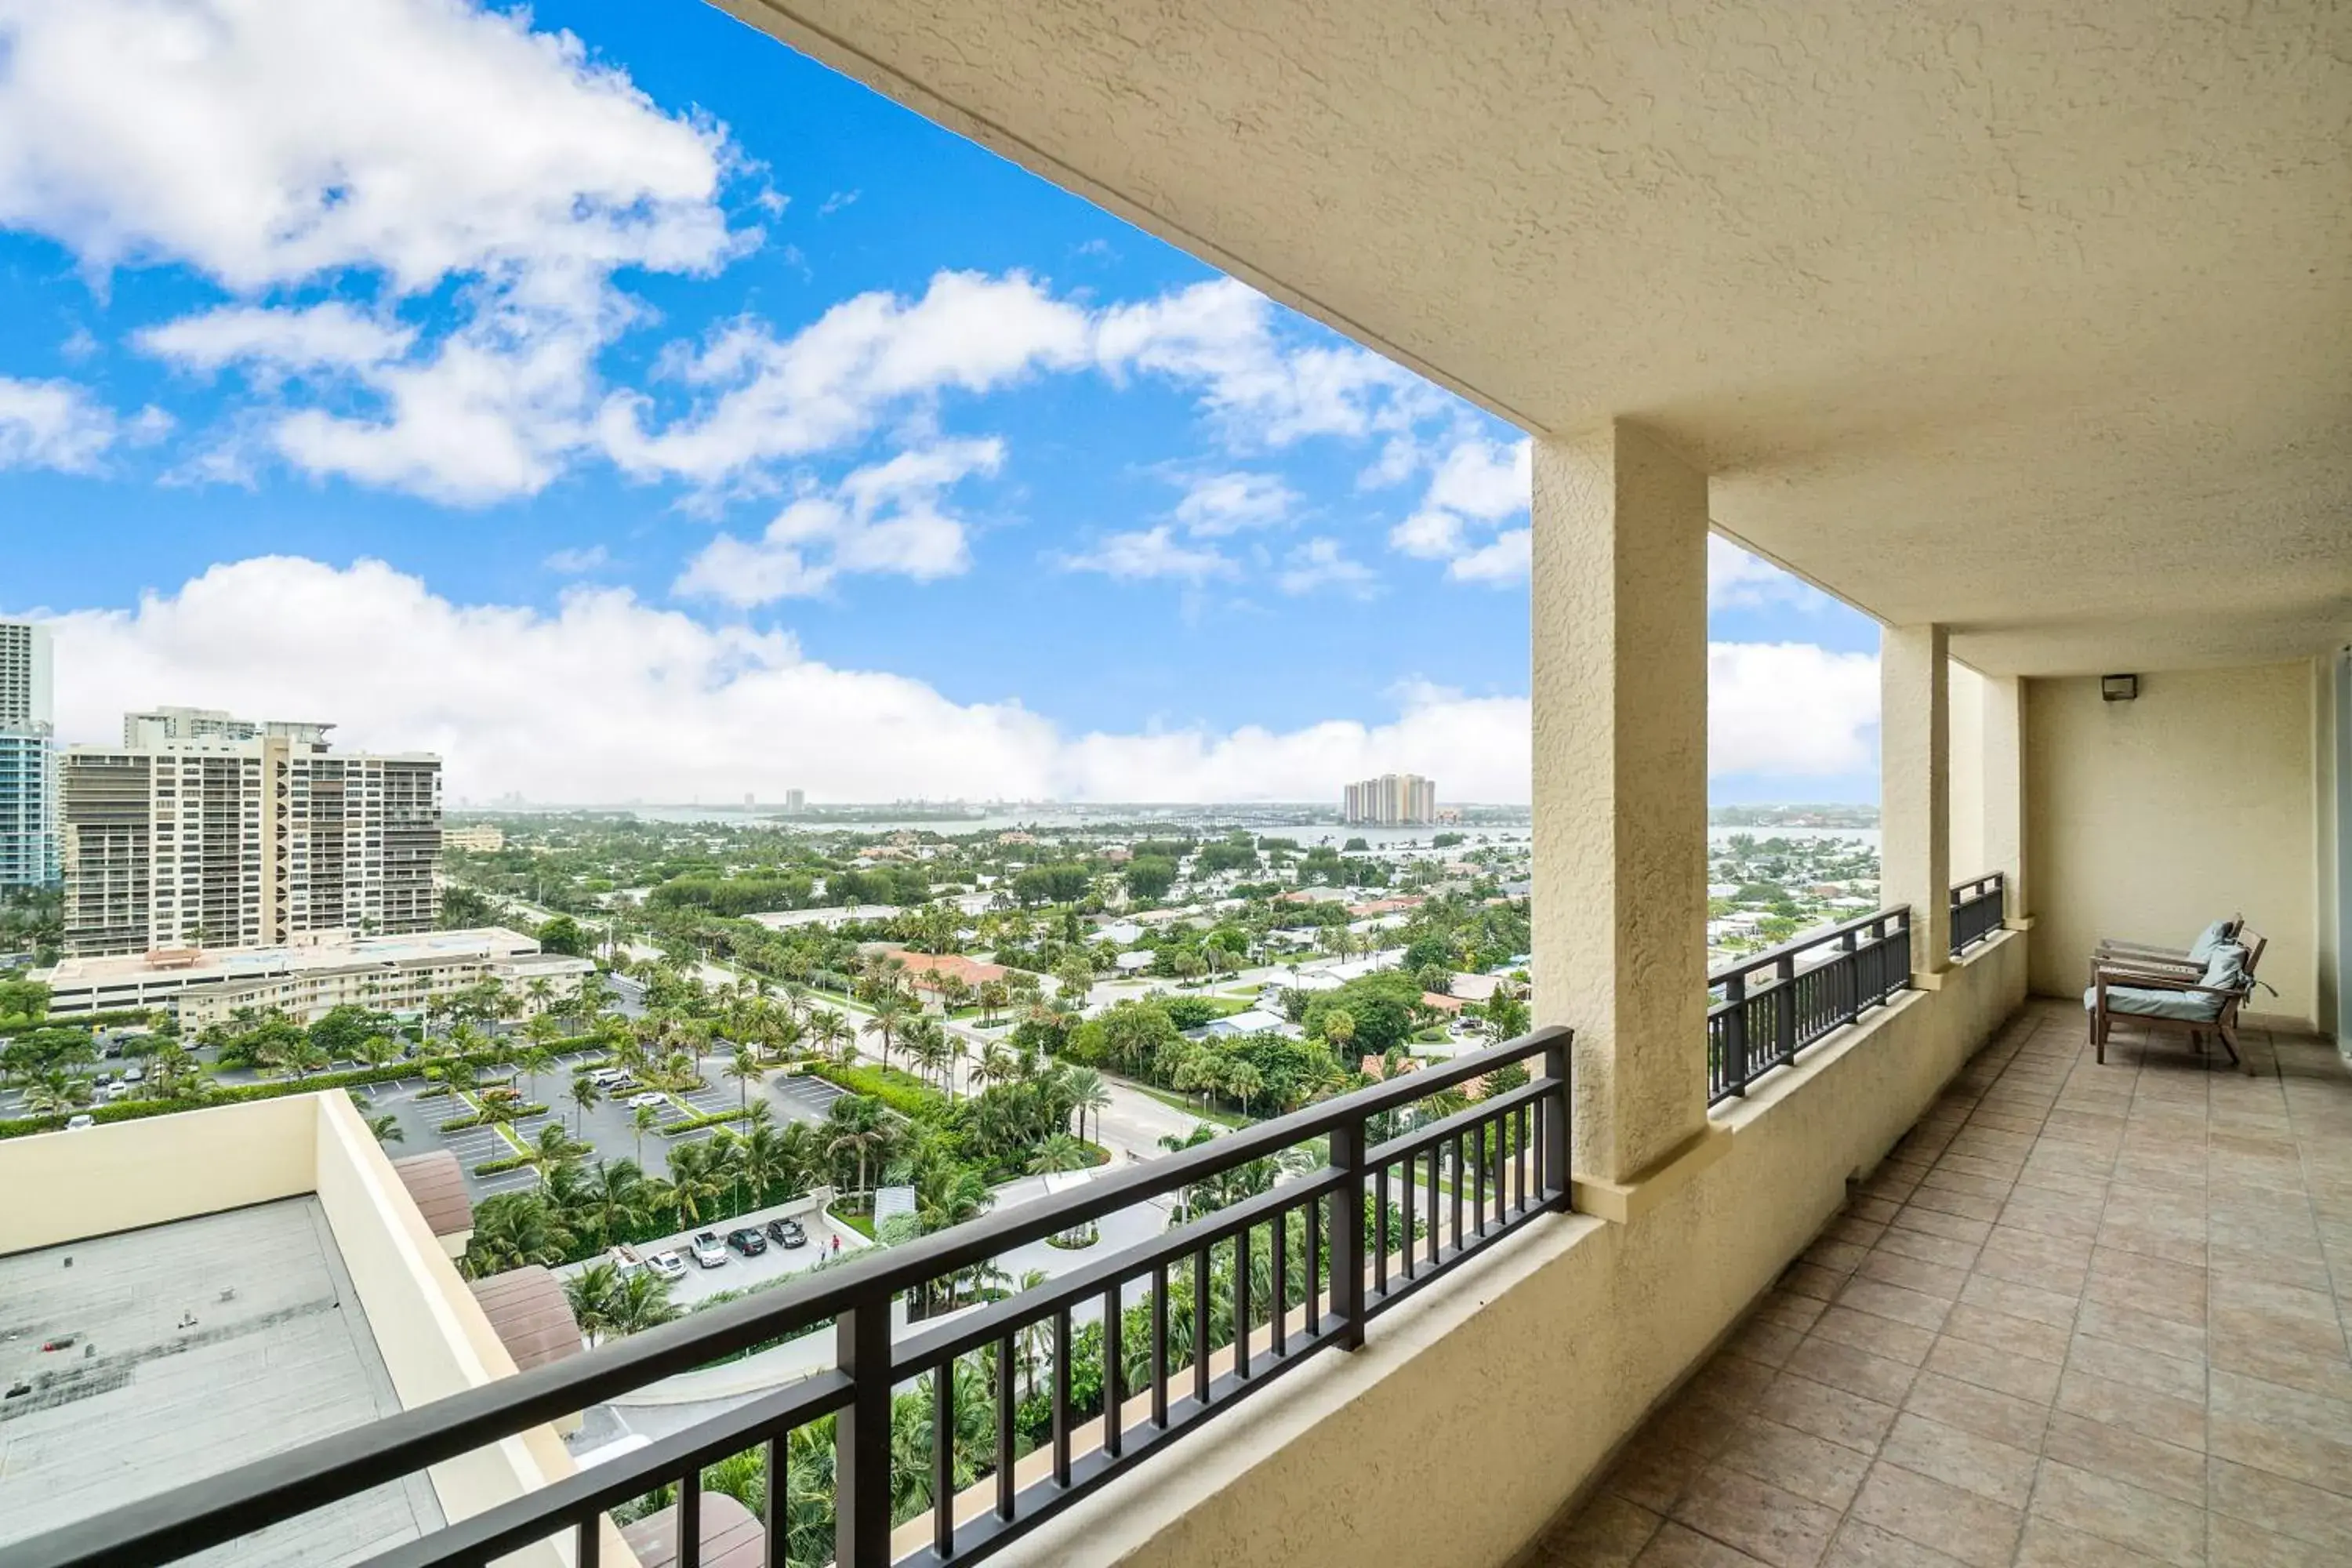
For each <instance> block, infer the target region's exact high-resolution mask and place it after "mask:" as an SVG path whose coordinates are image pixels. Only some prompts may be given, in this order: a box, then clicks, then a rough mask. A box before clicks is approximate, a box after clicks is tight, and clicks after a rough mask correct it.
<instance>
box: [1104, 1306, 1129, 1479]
mask: <svg viewBox="0 0 2352 1568" xmlns="http://www.w3.org/2000/svg"><path fill="white" fill-rule="evenodd" d="M1122 1300H1123V1294H1122V1292H1121V1291H1120V1289H1119V1282H1118V1280H1116V1279H1114V1280H1113V1281H1111V1285H1110V1289H1107V1290H1105V1291H1104V1292H1103V1299H1102V1312H1103V1336H1102V1342H1103V1360H1102V1385H1103V1452H1104V1453H1106V1454H1108V1455H1109V1456H1111V1458H1118V1447H1119V1438H1120V1436H1121V1435H1122V1434H1121V1432H1120V1429H1119V1424H1118V1407H1119V1405H1120V1404H1121V1403H1123V1402H1124V1401H1125V1400H1126V1398H1127V1373H1126V1366H1127V1347H1126V1346H1125V1345H1123V1344H1121V1343H1120V1341H1121V1340H1122V1339H1123V1338H1124V1337H1125V1336H1126V1333H1127V1324H1126V1322H1125V1321H1124V1320H1123V1318H1122V1317H1121V1312H1122V1310H1123V1309H1122V1306H1121V1302H1122Z"/></svg>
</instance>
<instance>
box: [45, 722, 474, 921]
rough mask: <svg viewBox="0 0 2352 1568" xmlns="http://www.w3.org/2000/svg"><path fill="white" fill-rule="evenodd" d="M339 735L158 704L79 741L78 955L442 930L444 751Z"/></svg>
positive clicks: (68, 811) (73, 854)
mask: <svg viewBox="0 0 2352 1568" xmlns="http://www.w3.org/2000/svg"><path fill="white" fill-rule="evenodd" d="M331 728H333V726H331V725H328V724H317V723H308V722H303V723H254V722H250V721H245V720H238V719H232V718H231V717H230V716H229V715H227V714H226V713H221V712H217V711H214V710H204V709H184V708H182V709H157V710H153V711H151V712H146V713H134V714H128V715H125V717H124V720H123V734H124V736H125V738H126V739H125V743H124V744H122V745H120V746H74V747H70V748H68V751H67V752H66V755H65V766H64V768H63V770H62V773H63V778H64V784H63V788H62V790H61V791H60V792H59V793H60V798H61V801H62V816H63V821H64V834H63V838H64V856H63V859H64V872H65V883H66V898H65V928H66V930H65V946H66V952H67V953H68V956H73V957H90V956H100V955H104V954H109V953H128V952H148V951H151V950H154V949H159V948H175V947H210V948H217V947H271V946H278V945H281V944H283V943H286V942H293V941H296V940H298V939H300V938H302V937H306V936H310V935H313V934H315V933H320V932H324V931H352V932H356V933H359V934H362V935H368V934H390V933H394V932H402V931H429V930H431V929H432V928H433V926H434V924H435V923H436V921H437V920H438V919H439V918H440V912H441V894H440V885H439V884H440V878H439V872H440V863H441V759H440V758H438V757H436V756H431V755H428V754H425V753H423V752H413V753H402V754H394V755H377V754H371V753H366V752H340V753H339V752H332V751H331V750H330V748H329V744H328V742H327V739H326V735H327V731H329V730H330V729H331Z"/></svg>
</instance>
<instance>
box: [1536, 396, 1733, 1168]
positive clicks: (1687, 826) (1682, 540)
mask: <svg viewBox="0 0 2352 1568" xmlns="http://www.w3.org/2000/svg"><path fill="white" fill-rule="evenodd" d="M1534 526H1535V541H1534V555H1535V565H1534V606H1533V607H1534V617H1533V619H1534V656H1535V680H1534V692H1535V775H1534V789H1535V899H1534V903H1535V962H1536V967H1535V982H1536V990H1535V1008H1534V1011H1535V1016H1536V1019H1537V1021H1538V1023H1559V1024H1566V1025H1568V1026H1570V1027H1572V1028H1573V1029H1574V1030H1575V1031H1576V1048H1575V1057H1574V1064H1575V1065H1574V1069H1573V1070H1574V1074H1575V1100H1576V1108H1575V1117H1574V1123H1573V1133H1572V1135H1573V1137H1574V1140H1575V1146H1574V1149H1573V1151H1572V1152H1571V1156H1570V1159H1571V1163H1572V1164H1573V1165H1574V1167H1575V1171H1576V1173H1577V1175H1578V1176H1579V1177H1580V1178H1587V1179H1595V1180H1598V1181H1600V1182H1605V1183H1616V1184H1626V1183H1632V1182H1633V1181H1634V1180H1636V1179H1637V1178H1639V1177H1642V1176H1643V1175H1644V1174H1646V1173H1650V1172H1651V1171H1652V1170H1653V1169H1654V1168H1655V1167H1658V1166H1660V1165H1661V1164H1662V1163H1664V1162H1665V1161H1666V1160H1667V1158H1668V1157H1669V1156H1670V1155H1672V1154H1674V1153H1675V1152H1676V1151H1677V1150H1678V1149H1680V1148H1681V1147H1682V1146H1683V1145H1685V1144H1686V1143H1689V1142H1692V1140H1693V1139H1694V1138H1696V1136H1697V1135H1698V1134H1700V1133H1701V1132H1703V1131H1705V1130H1706V536H1707V528H1706V475H1704V474H1701V473H1699V472H1697V471H1696V470H1694V469H1692V468H1688V467H1686V466H1685V465H1684V464H1683V462H1682V461H1681V460H1680V459H1679V458H1675V456H1674V455H1673V454H1672V453H1670V452H1668V451H1667V450H1666V449H1665V448H1664V447H1661V446H1660V445H1658V443H1657V442H1656V440H1655V439H1654V437H1649V436H1647V435H1645V434H1643V432H1641V431H1639V430H1635V429H1632V428H1629V427H1627V426H1624V425H1622V424H1619V425H1615V426H1610V427H1605V428H1602V429H1599V430H1595V431H1591V432H1589V433H1587V434H1584V435H1580V436H1576V437H1557V438H1538V440H1537V442H1536V444H1535V496H1534Z"/></svg>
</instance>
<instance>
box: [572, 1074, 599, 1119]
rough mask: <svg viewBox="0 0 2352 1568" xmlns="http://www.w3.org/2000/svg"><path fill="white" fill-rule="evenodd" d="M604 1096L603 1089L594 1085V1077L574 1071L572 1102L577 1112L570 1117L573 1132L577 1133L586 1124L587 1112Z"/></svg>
mask: <svg viewBox="0 0 2352 1568" xmlns="http://www.w3.org/2000/svg"><path fill="white" fill-rule="evenodd" d="M603 1099H604V1090H603V1089H599V1088H597V1087H596V1080H595V1079H593V1078H590V1077H589V1076H588V1075H587V1074H586V1073H584V1072H583V1073H575V1074H573V1075H572V1104H573V1105H575V1106H578V1107H579V1110H578V1112H577V1114H576V1115H575V1116H574V1117H573V1118H572V1131H573V1132H575V1133H577V1132H578V1131H580V1130H581V1129H582V1128H583V1126H585V1125H586V1123H587V1119H588V1112H589V1111H590V1110H592V1109H593V1107H594V1106H595V1105H596V1104H597V1103H598V1102H599V1101H601V1100H603Z"/></svg>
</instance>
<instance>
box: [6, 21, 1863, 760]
mask: <svg viewBox="0 0 2352 1568" xmlns="http://www.w3.org/2000/svg"><path fill="white" fill-rule="evenodd" d="M167 9H168V10H173V11H175V12H176V13H178V15H177V16H175V18H174V20H175V21H176V22H178V23H182V24H184V27H185V31H184V33H180V34H178V35H177V36H176V37H173V39H170V40H168V41H166V40H159V39H158V37H157V34H158V33H159V32H161V31H162V29H158V28H155V27H153V26H142V23H141V21H140V19H139V16H140V13H139V11H138V10H134V8H133V7H131V6H130V5H127V4H119V3H117V0H91V3H90V4H89V5H79V6H75V7H53V6H42V5H17V4H12V3H11V0H0V41H4V42H0V301H5V309H0V547H5V557H0V559H5V571H0V611H18V612H22V611H27V610H31V611H37V612H41V613H45V614H47V615H50V616H55V617H57V624H58V629H59V635H60V670H59V680H60V688H61V689H60V700H61V707H62V709H63V710H64V720H65V727H66V728H67V729H68V732H69V734H71V733H73V732H74V731H77V730H78V731H80V732H81V733H80V734H79V736H78V737H77V738H91V737H92V736H93V735H103V734H104V733H105V732H106V731H107V730H108V729H110V727H111V719H110V715H111V713H112V712H113V711H115V710H119V709H120V708H121V707H122V706H125V705H143V704H146V703H152V702H159V701H183V702H190V703H197V704H203V705H210V706H222V707H235V708H244V709H257V710H258V709H266V710H269V711H271V712H276V713H289V714H290V713H293V712H295V711H297V710H299V711H300V713H301V714H302V716H309V717H322V718H329V719H335V720H339V721H341V722H342V724H343V725H344V732H345V734H346V735H347V736H348V737H350V738H352V739H353V740H356V741H360V742H366V743H371V744H380V745H386V746H402V747H432V748H436V749H440V750H443V751H445V752H447V753H448V754H449V756H450V776H451V781H452V787H453V790H454V791H455V792H456V793H457V794H459V795H472V796H475V797H477V798H481V797H487V796H488V795H494V794H498V793H501V792H502V791H504V790H506V789H516V790H520V791H521V792H523V793H525V794H528V795H532V796H533V797H535V798H555V799H572V800H589V799H626V798H684V797H686V796H688V795H700V796H703V797H706V798H725V797H732V796H734V795H739V794H740V793H743V792H745V791H750V792H753V793H759V794H763V795H771V796H772V795H778V794H781V792H782V789H783V788H786V787H803V788H806V789H808V790H809V791H810V792H811V794H812V795H815V796H818V797H820V798H842V799H846V798H893V797H897V796H900V795H933V796H941V795H965V796H971V797H975V798H980V797H989V796H997V795H1013V796H1024V795H1058V796H1093V797H1097V798H1127V799H1133V798H1165V799H1175V798H1234V797H1239V796H1244V795H1255V796H1272V797H1276V798H1298V797H1300V796H1302V795H1305V796H1320V795H1327V794H1329V793H1331V792H1332V791H1333V790H1335V789H1336V786H1337V784H1338V782H1339V781H1340V780H1341V779H1343V778H1345V777H1348V776H1350V775H1351V774H1352V773H1355V772H1357V771H1360V770H1363V771H1381V770H1384V769H1386V768H1388V767H1391V766H1393V767H1414V768H1418V769H1420V770H1421V771H1424V772H1431V773H1435V774H1436V775H1437V776H1438V778H1439V783H1440V786H1441V791H1442V792H1443V793H1444V795H1447V796H1448V797H1449V798H1467V799H1523V798H1524V797H1525V793H1526V786H1525V782H1524V781H1525V773H1526V754H1527V738H1526V702H1525V699H1526V692H1527V659H1528V603H1527V589H1526V583H1525V573H1524V567H1523V562H1524V545H1525V529H1526V527H1527V516H1526V508H1525V479H1524V458H1523V455H1522V454H1521V453H1519V452H1518V451H1517V442H1518V436H1517V432H1516V431H1513V430H1511V429H1510V428H1509V427H1507V426H1504V425H1502V424H1500V423H1499V422H1497V421H1495V420H1493V419H1491V418H1489V417H1487V416H1485V415H1483V414H1480V413H1478V412H1477V411H1475V410H1474V409H1472V408H1470V407H1468V406H1467V405H1464V404H1462V403H1461V402H1460V401H1459V400H1457V399H1454V398H1453V397H1451V396H1450V395H1445V394H1444V393H1441V392H1438V391H1436V390H1435V389H1433V388H1430V387H1428V386H1426V385H1425V384H1420V383H1419V382H1417V381H1416V380H1415V379H1414V378H1412V376H1411V375H1410V374H1407V373H1404V372H1402V371H1399V370H1397V369H1396V368H1394V367H1392V366H1390V365H1388V364H1387V363H1385V362H1382V361H1379V360H1377V359H1375V358H1373V357H1372V356H1370V355H1369V354H1366V353H1363V352H1362V351H1360V350H1357V349H1355V348H1354V347H1353V346H1352V345H1350V344H1349V343H1347V342H1345V341H1344V340H1341V339H1339V338H1338V337H1336V336H1335V335H1333V334H1331V333H1329V332H1328V331H1324V330H1322V329H1320V328H1319V327H1317V326H1315V325H1313V324H1312V323H1309V322H1307V321H1303V320H1302V319H1300V318H1297V317H1296V316H1293V315H1291V314H1289V313H1288V312H1286V311H1284V310H1280V309H1279V308H1277V307H1275V306H1273V305H1271V304H1270V303H1268V302H1266V301H1265V300H1261V299H1259V298H1258V297H1257V296H1255V294H1253V293H1250V292H1249V291H1248V290H1246V289H1242V288H1241V287H1240V286H1239V285H1236V284H1233V283H1230V282H1228V281H1225V280H1223V279H1220V278H1219V276H1218V275H1217V274H1216V273H1215V272H1214V271H1213V269H1211V268H1206V267H1204V266H1202V264H1201V263H1199V262H1197V261H1194V260H1193V259H1192V258H1189V257H1187V256H1185V255H1184V254H1182V253H1181V252H1179V251H1176V250H1174V249H1172V248H1171V247H1167V246H1165V245H1162V244H1160V242H1158V241H1157V240H1154V239H1152V238H1150V237H1148V236H1145V235H1143V234H1141V233H1139V231H1137V230H1134V229H1132V228H1129V227H1128V226H1125V225H1123V224H1121V223H1119V222H1118V221H1117V220H1116V219H1113V218H1111V217H1109V216H1106V215H1104V214H1103V213H1101V212H1099V211H1097V210H1096V209H1094V208H1093V207H1091V206H1089V205H1087V204H1086V203H1084V202H1083V201H1080V200H1078V199H1076V198H1075V197H1073V196H1070V195H1066V194H1064V193H1062V192H1060V191H1058V190H1056V189H1055V188H1054V187H1052V186H1050V185H1048V184H1045V183H1044V182H1042V181H1039V180H1036V179H1034V178H1033V177H1031V176H1030V175H1028V174H1024V173H1023V172H1022V171H1020V170H1019V169H1017V168H1014V167H1013V166H1012V165H1010V164H1007V163H1003V162H1001V161H999V160H997V159H996V158H994V157H993V156H992V155H990V154H988V153H984V152H982V151H981V150H980V149H978V148H977V147H974V146H972V145H971V144H969V143H966V142H961V141H960V140H958V139H957V138H955V137H953V136H951V135H950V134H949V133H947V132H943V131H940V130H939V129H938V128H936V127H933V126H931V125H929V123H928V122H926V121H922V120H920V119H919V118H918V117H916V116H914V115H911V114H909V113H907V112H905V111H903V110H899V109H898V108H897V107H896V106H895V105H892V104H890V103H888V102H887V100H881V99H879V98H877V97H876V96H874V95H873V94H871V93H869V92H867V91H866V90H865V89H862V88H860V87H857V86H856V85H854V84H852V83H850V82H847V81H845V80H844V79H841V78H838V77H835V76H834V75H832V74H830V73H829V72H827V71H825V70H824V69H823V68H819V67H817V66H815V65H814V64H813V63H811V62H809V61H806V60H804V59H803V58H800V57H798V56H796V55H793V53H791V52H790V51H789V50H787V49H785V48H783V47H781V46H779V45H776V44H774V43H772V42H771V41H770V40H768V39H766V38H764V37H760V36H758V35H755V34H752V33H751V32H748V31H746V30H745V29H743V28H742V27H740V26H739V25H738V24H736V23H734V22H732V21H731V20H730V19H729V18H727V17H726V16H723V15H722V14H721V13H719V11H717V10H716V9H713V8H711V7H709V6H707V5H701V4H699V3H696V0H646V3H644V4H633V5H617V4H542V5H538V6H535V7H534V8H533V9H532V11H531V12H530V15H529V17H528V20H527V21H526V20H525V19H523V18H522V17H520V16H517V15H509V14H499V13H496V12H493V13H489V14H487V15H486V14H483V13H481V12H478V11H477V10H474V9H471V8H469V7H467V6H466V5H459V4H457V3H456V0H351V3H350V4H349V5H338V6H336V7H333V8H331V9H332V11H333V13H334V14H333V16H332V17H328V16H324V15H323V14H321V13H320V12H318V11H316V10H315V9H313V8H309V7H305V6H304V5H301V4H300V3H299V0H283V3H282V4H281V5H276V6H270V5H263V6H260V7H257V8H256V7H229V8H220V9H215V6H214V5H210V4H207V3H205V0H180V3H179V4H177V5H173V6H170V7H167ZM273 11H274V12H275V13H276V15H274V16H260V17H259V19H258V20H256V19H255V17H256V16H257V13H270V12H273ZM240 18H242V19H240ZM566 35H569V37H566ZM174 46H177V47H174ZM420 81H430V82H433V83H434V84H435V100H434V102H433V103H432V104H431V105H429V106H420V105H419V104H418V103H417V101H416V99H415V93H416V84H417V83H418V82H420ZM257 84H259V85H260V86H261V87H264V88H266V89H267V90H257ZM420 109H422V110H423V111H422V112H420ZM1717 568H1718V570H1717V585H1716V594H1715V595H1714V599H1715V603H1714V608H1713V613H1712V635H1713V638H1714V640H1715V642H1716V643H1717V648H1716V661H1715V667H1716V676H1717V692H1716V715H1717V739H1716V742H1715V748H1714V749H1715V752H1716V770H1717V776H1716V779H1715V784H1714V787H1715V793H1716V795H1717V798H1718V799H1724V800H1753V799H1774V800H1786V799H1808V800H1813V799H1866V798H1871V797H1873V796H1874V794H1875V781H1874V757H1873V755H1872V752H1873V751H1874V717H1875V715H1874V708H1875V686H1874V680H1875V677H1874V674H1873V673H1872V667H1871V664H1870V661H1871V659H1873V658H1874V655H1875V650H1876V631H1875V627H1874V626H1873V625H1872V624H1871V623H1870V622H1868V621H1867V620H1866V619H1865V618H1864V617H1862V616H1859V615H1856V614H1854V613H1853V612H1852V611H1850V610H1847V609H1845V608H1844V607H1843V606H1840V605H1835V604H1833V603H1832V602H1830V601H1827V600H1825V599H1823V598H1822V596H1821V595H1816V594H1813V593H1812V592H1811V591H1810V590H1808V589H1805V588H1803V587H1802V586H1801V585H1800V584H1793V583H1791V582H1790V581H1789V580H1788V579H1786V578H1785V577H1782V576H1780V574H1777V573H1773V572H1771V571H1770V570H1769V568H1765V567H1762V566H1761V565H1760V563H1754V562H1752V561H1748V560H1747V559H1745V558H1743V557H1739V556H1738V554H1737V552H1731V551H1729V550H1728V548H1727V547H1726V548H1725V549H1724V550H1723V551H1721V552H1719V553H1718V559H1717ZM592 733H593V734H594V735H595V736H596V737H597V738H596V739H594V740H593V742H589V743H585V744H583V742H582V740H581V737H582V736H583V735H584V734H592ZM1792 737H1793V738H1792Z"/></svg>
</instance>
